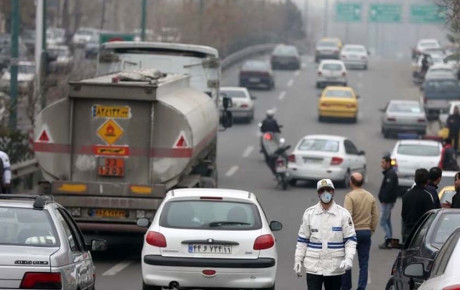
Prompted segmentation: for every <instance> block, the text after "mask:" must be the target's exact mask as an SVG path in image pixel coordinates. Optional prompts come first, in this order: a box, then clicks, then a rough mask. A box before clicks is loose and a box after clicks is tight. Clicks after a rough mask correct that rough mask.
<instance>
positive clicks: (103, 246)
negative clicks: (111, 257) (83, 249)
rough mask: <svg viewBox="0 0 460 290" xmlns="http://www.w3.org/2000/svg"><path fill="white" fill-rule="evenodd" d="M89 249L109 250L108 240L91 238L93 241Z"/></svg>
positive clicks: (93, 250)
mask: <svg viewBox="0 0 460 290" xmlns="http://www.w3.org/2000/svg"><path fill="white" fill-rule="evenodd" d="M89 249H90V251H92V252H104V251H106V250H107V241H106V240H91V243H90V244H89Z"/></svg>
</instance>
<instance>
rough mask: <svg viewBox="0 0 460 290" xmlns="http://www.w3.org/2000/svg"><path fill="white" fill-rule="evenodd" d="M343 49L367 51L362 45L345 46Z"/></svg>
mask: <svg viewBox="0 0 460 290" xmlns="http://www.w3.org/2000/svg"><path fill="white" fill-rule="evenodd" d="M343 50H344V51H349V52H366V50H365V49H364V47H362V46H345V47H344V48H343Z"/></svg>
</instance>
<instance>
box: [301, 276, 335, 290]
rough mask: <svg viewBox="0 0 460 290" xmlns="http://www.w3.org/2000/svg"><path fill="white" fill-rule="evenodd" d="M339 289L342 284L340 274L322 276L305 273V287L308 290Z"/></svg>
mask: <svg viewBox="0 0 460 290" xmlns="http://www.w3.org/2000/svg"><path fill="white" fill-rule="evenodd" d="M323 284H324V289H326V290H340V285H341V284H342V275H338V276H323V275H313V274H307V289H308V290H322V289H323Z"/></svg>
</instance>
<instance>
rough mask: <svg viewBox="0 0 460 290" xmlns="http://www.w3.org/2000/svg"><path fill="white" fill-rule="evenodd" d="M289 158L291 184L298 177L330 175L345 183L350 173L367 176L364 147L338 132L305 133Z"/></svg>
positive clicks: (311, 179) (325, 176)
mask: <svg viewBox="0 0 460 290" xmlns="http://www.w3.org/2000/svg"><path fill="white" fill-rule="evenodd" d="M288 161H289V162H288V173H289V179H290V181H291V184H292V185H295V183H296V182H297V181H298V180H306V181H316V180H319V179H321V178H329V179H332V180H333V181H339V182H341V183H343V184H344V185H345V186H347V185H348V181H349V178H350V174H351V173H353V172H360V173H362V174H363V176H366V157H365V153H364V151H360V150H358V148H357V147H356V146H355V144H353V142H352V141H351V140H349V139H347V138H345V137H341V136H333V135H307V136H305V137H303V138H302V139H301V140H300V141H299V143H298V144H297V145H296V146H295V148H294V151H293V152H292V153H291V154H290V155H289V158H288Z"/></svg>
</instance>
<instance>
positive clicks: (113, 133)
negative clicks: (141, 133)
mask: <svg viewBox="0 0 460 290" xmlns="http://www.w3.org/2000/svg"><path fill="white" fill-rule="evenodd" d="M97 135H99V137H101V139H102V140H104V141H105V142H106V143H107V144H109V145H112V144H113V143H115V142H116V141H117V140H118V139H119V138H120V137H121V135H123V128H121V127H120V125H118V124H117V122H115V121H114V120H112V119H109V120H107V121H105V122H104V124H102V126H101V127H99V129H98V130H97Z"/></svg>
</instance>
